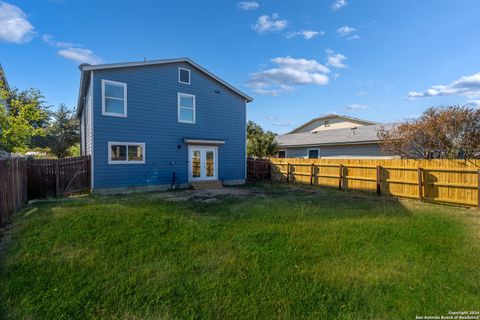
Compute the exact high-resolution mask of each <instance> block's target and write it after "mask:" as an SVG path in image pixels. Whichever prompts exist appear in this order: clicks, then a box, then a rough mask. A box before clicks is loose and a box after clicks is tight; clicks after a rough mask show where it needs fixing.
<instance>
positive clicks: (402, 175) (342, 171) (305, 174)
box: [271, 158, 480, 207]
mask: <svg viewBox="0 0 480 320" xmlns="http://www.w3.org/2000/svg"><path fill="white" fill-rule="evenodd" d="M271 163H272V180H273V181H283V182H296V183H304V184H310V185H320V186H329V187H335V188H339V189H356V190H364V191H371V192H376V193H377V194H386V195H392V196H397V197H403V198H413V199H419V200H421V201H429V202H440V203H452V204H460V205H467V206H479V207H480V160H472V161H464V160H404V159H393V160H380V159H379V160H376V159H296V158H295V159H294V158H291V159H272V160H271Z"/></svg>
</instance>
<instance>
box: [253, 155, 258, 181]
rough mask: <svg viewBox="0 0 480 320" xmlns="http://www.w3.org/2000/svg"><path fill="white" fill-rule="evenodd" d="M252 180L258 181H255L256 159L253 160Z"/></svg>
mask: <svg viewBox="0 0 480 320" xmlns="http://www.w3.org/2000/svg"><path fill="white" fill-rule="evenodd" d="M253 179H254V180H255V181H258V179H257V166H256V159H255V158H253Z"/></svg>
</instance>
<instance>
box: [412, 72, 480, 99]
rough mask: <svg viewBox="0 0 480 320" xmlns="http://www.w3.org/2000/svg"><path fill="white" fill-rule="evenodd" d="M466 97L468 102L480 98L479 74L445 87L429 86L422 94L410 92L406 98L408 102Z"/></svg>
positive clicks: (462, 78)
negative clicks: (439, 97) (446, 97)
mask: <svg viewBox="0 0 480 320" xmlns="http://www.w3.org/2000/svg"><path fill="white" fill-rule="evenodd" d="M454 95H459V96H466V97H468V98H469V100H470V101H475V98H480V72H479V73H476V74H473V75H470V76H464V77H461V78H460V79H458V80H455V81H453V82H452V83H450V84H447V85H436V86H431V87H430V88H428V89H427V90H425V91H423V92H417V91H411V92H409V93H408V96H407V98H408V99H410V100H413V99H416V98H425V97H437V96H454Z"/></svg>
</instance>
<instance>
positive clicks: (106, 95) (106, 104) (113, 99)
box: [102, 80, 127, 117]
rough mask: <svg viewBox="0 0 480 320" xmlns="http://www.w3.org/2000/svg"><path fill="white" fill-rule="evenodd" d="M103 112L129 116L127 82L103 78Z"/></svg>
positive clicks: (104, 113)
mask: <svg viewBox="0 0 480 320" xmlns="http://www.w3.org/2000/svg"><path fill="white" fill-rule="evenodd" d="M102 114H103V115H107V116H115V117H126V116H127V84H126V83H122V82H116V81H110V80H102Z"/></svg>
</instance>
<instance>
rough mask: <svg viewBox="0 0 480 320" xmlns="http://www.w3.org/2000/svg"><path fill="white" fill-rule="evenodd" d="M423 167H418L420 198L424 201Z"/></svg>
mask: <svg viewBox="0 0 480 320" xmlns="http://www.w3.org/2000/svg"><path fill="white" fill-rule="evenodd" d="M422 185H423V169H422V168H418V199H419V200H420V201H423V186H422Z"/></svg>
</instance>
